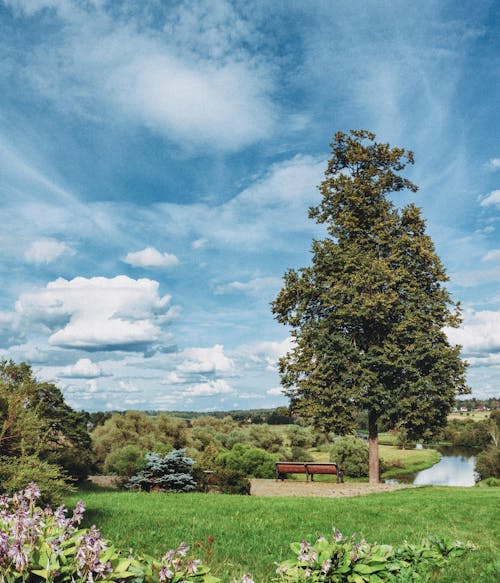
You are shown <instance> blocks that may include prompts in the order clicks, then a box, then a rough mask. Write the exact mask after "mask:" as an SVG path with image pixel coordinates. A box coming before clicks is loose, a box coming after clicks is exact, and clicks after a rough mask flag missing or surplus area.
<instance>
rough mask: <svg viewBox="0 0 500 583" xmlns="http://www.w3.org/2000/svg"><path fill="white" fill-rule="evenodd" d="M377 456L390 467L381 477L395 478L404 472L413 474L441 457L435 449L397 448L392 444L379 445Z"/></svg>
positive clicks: (428, 466)
mask: <svg viewBox="0 0 500 583" xmlns="http://www.w3.org/2000/svg"><path fill="white" fill-rule="evenodd" d="M379 456H380V458H381V459H383V460H384V461H385V462H386V463H387V465H388V466H397V467H390V468H389V469H388V470H387V471H385V472H384V473H383V474H382V478H384V479H386V478H397V477H398V476H402V475H405V474H415V473H416V472H420V471H422V470H425V469H427V468H430V467H431V466H433V465H434V464H437V462H438V461H439V460H440V459H441V454H440V453H439V452H438V451H437V450H435V449H399V448H398V447H395V446H392V445H379Z"/></svg>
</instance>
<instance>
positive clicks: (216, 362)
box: [177, 344, 234, 374]
mask: <svg viewBox="0 0 500 583" xmlns="http://www.w3.org/2000/svg"><path fill="white" fill-rule="evenodd" d="M179 356H180V358H183V360H182V362H181V363H180V364H179V365H178V366H177V371H178V372H180V373H183V374H186V373H209V372H214V373H230V372H232V371H233V370H234V362H233V361H232V360H231V359H230V358H228V357H227V356H226V355H225V354H224V346H222V344H216V345H215V346H213V347H211V348H186V350H183V351H182V352H181V353H180V355H179Z"/></svg>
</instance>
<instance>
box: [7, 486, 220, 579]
mask: <svg viewBox="0 0 500 583" xmlns="http://www.w3.org/2000/svg"><path fill="white" fill-rule="evenodd" d="M37 496H38V487H37V486H36V484H30V485H29V486H28V487H27V488H26V490H24V491H20V492H18V493H17V494H16V496H15V497H13V498H12V499H7V500H5V499H2V500H1V501H0V507H1V510H2V512H1V514H0V532H1V533H2V539H1V548H0V578H1V580H2V581H3V582H5V583H17V582H19V583H21V582H22V583H25V582H26V581H45V582H46V583H70V582H71V583H84V582H87V583H91V582H97V581H114V582H123V581H127V580H128V581H131V582H133V583H180V582H181V581H182V582H185V583H189V582H192V583H194V582H198V583H218V582H219V581H220V580H219V579H217V578H216V577H213V576H212V575H210V574H209V569H208V568H207V567H205V566H204V565H202V564H201V561H199V560H198V559H194V558H193V557H192V556H190V555H189V554H188V553H189V547H188V546H187V545H186V544H185V543H181V544H180V545H179V546H178V547H177V548H176V549H171V550H170V551H167V553H165V555H164V556H163V557H162V558H161V559H159V560H158V559H155V558H153V557H150V556H147V555H144V556H137V557H134V556H133V554H132V551H130V552H129V553H128V555H125V554H124V553H122V552H121V551H119V550H118V549H117V548H116V547H115V546H113V545H111V544H110V543H109V542H108V541H107V540H105V539H104V538H103V537H102V535H101V533H100V532H99V530H98V529H97V528H96V527H95V526H92V527H91V528H89V529H79V528H78V525H79V523H80V521H81V519H82V517H83V511H84V507H83V503H82V502H79V503H78V504H77V507H76V508H75V511H74V512H73V516H72V517H71V518H66V516H65V514H66V512H65V508H64V507H63V506H61V507H59V508H58V509H57V510H56V511H55V512H52V510H51V509H50V508H46V509H45V510H42V509H41V508H37V507H36V506H35V500H36V498H37Z"/></svg>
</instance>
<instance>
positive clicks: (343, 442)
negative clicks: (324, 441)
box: [330, 435, 368, 478]
mask: <svg viewBox="0 0 500 583" xmlns="http://www.w3.org/2000/svg"><path fill="white" fill-rule="evenodd" d="M330 461H332V462H335V463H336V464H337V465H338V466H339V467H340V468H341V469H342V470H344V474H345V475H346V476H350V477H352V478H363V477H365V476H367V475H368V445H367V444H366V443H365V442H364V441H363V440H362V439H357V438H356V437H354V436H352V435H349V436H347V437H339V439H337V441H336V442H335V443H334V444H333V447H332V449H331V450H330Z"/></svg>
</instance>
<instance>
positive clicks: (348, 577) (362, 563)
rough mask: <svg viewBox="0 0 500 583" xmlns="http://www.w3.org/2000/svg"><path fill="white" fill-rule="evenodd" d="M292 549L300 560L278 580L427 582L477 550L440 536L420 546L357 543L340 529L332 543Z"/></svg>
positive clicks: (281, 569)
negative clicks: (433, 571) (432, 574)
mask: <svg viewBox="0 0 500 583" xmlns="http://www.w3.org/2000/svg"><path fill="white" fill-rule="evenodd" d="M290 547H291V549H292V551H293V552H294V553H295V554H296V555H297V558H294V559H289V560H288V561H284V562H283V563H281V564H279V565H278V568H277V570H276V573H277V575H278V578H277V579H275V581H288V582H289V583H296V582H297V581H324V582H326V583H333V582H341V581H353V582H359V583H363V582H365V581H366V582H368V581H373V582H375V581H401V582H402V581H427V580H428V577H427V575H428V574H429V571H430V570H431V569H433V568H435V567H441V566H444V565H445V564H446V560H447V559H448V558H451V557H460V556H462V555H463V554H465V553H466V552H467V551H469V550H474V547H473V546H472V545H464V544H462V543H460V542H451V541H448V540H446V539H442V538H437V537H434V538H431V539H427V540H424V541H422V543H421V544H420V545H410V544H408V543H405V544H404V545H403V546H402V547H400V548H394V547H392V546H390V545H379V544H369V543H367V542H366V541H365V540H364V539H363V540H361V541H359V542H357V541H356V536H355V535H353V536H352V537H350V538H344V537H343V536H342V533H341V532H340V531H338V530H336V529H334V533H333V539H332V541H331V542H328V541H327V540H326V538H324V537H322V536H319V537H318V539H317V540H316V542H315V543H314V544H310V543H308V542H306V541H302V542H301V543H292V544H291V545H290ZM422 576H423V577H422Z"/></svg>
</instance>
